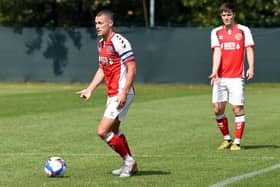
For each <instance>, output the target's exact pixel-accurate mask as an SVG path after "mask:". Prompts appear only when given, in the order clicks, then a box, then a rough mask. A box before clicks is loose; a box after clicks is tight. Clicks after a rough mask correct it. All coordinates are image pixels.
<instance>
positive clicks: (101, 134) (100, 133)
mask: <svg viewBox="0 0 280 187" xmlns="http://www.w3.org/2000/svg"><path fill="white" fill-rule="evenodd" d="M97 135H98V136H99V137H100V138H101V139H105V138H106V137H107V136H108V132H107V131H105V130H104V129H98V130H97Z"/></svg>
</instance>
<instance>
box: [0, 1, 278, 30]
mask: <svg viewBox="0 0 280 187" xmlns="http://www.w3.org/2000/svg"><path fill="white" fill-rule="evenodd" d="M220 2H221V1H220V0H200V1H197V0H155V10H156V12H155V24H156V26H195V27H213V26H216V25H218V24H219V23H220V17H219V4H220ZM235 2H236V4H237V6H238V13H237V21H238V22H239V23H243V24H246V25H248V26H250V27H275V26H280V0H273V1H266V0H235ZM103 8H108V9H111V10H112V11H113V12H114V13H115V14H116V15H117V16H116V20H115V21H116V22H115V23H116V25H126V26H131V25H134V26H145V25H147V15H148V8H149V0H1V1H0V25H3V26H12V27H15V26H17V27H22V26H24V27H90V26H92V22H93V19H94V15H95V14H96V13H97V12H98V11H99V10H100V9H103ZM248 10H250V11H248Z"/></svg>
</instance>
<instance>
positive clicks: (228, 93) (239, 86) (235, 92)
mask: <svg viewBox="0 0 280 187" xmlns="http://www.w3.org/2000/svg"><path fill="white" fill-rule="evenodd" d="M226 101H229V103H230V104H232V105H244V80H243V79H241V78H219V79H218V80H217V82H216V83H214V85H213V91H212V103H220V102H226Z"/></svg>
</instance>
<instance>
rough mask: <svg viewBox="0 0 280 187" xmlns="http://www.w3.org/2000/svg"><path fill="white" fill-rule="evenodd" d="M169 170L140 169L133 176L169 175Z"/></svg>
mask: <svg viewBox="0 0 280 187" xmlns="http://www.w3.org/2000/svg"><path fill="white" fill-rule="evenodd" d="M170 174H171V172H168V171H160V170H140V171H138V173H137V174H136V175H135V176H144V175H170Z"/></svg>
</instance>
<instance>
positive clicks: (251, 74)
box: [246, 68, 254, 80]
mask: <svg viewBox="0 0 280 187" xmlns="http://www.w3.org/2000/svg"><path fill="white" fill-rule="evenodd" d="M246 77H247V80H251V79H253V78H254V71H253V70H252V69H250V68H249V69H248V70H247V72H246Z"/></svg>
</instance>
